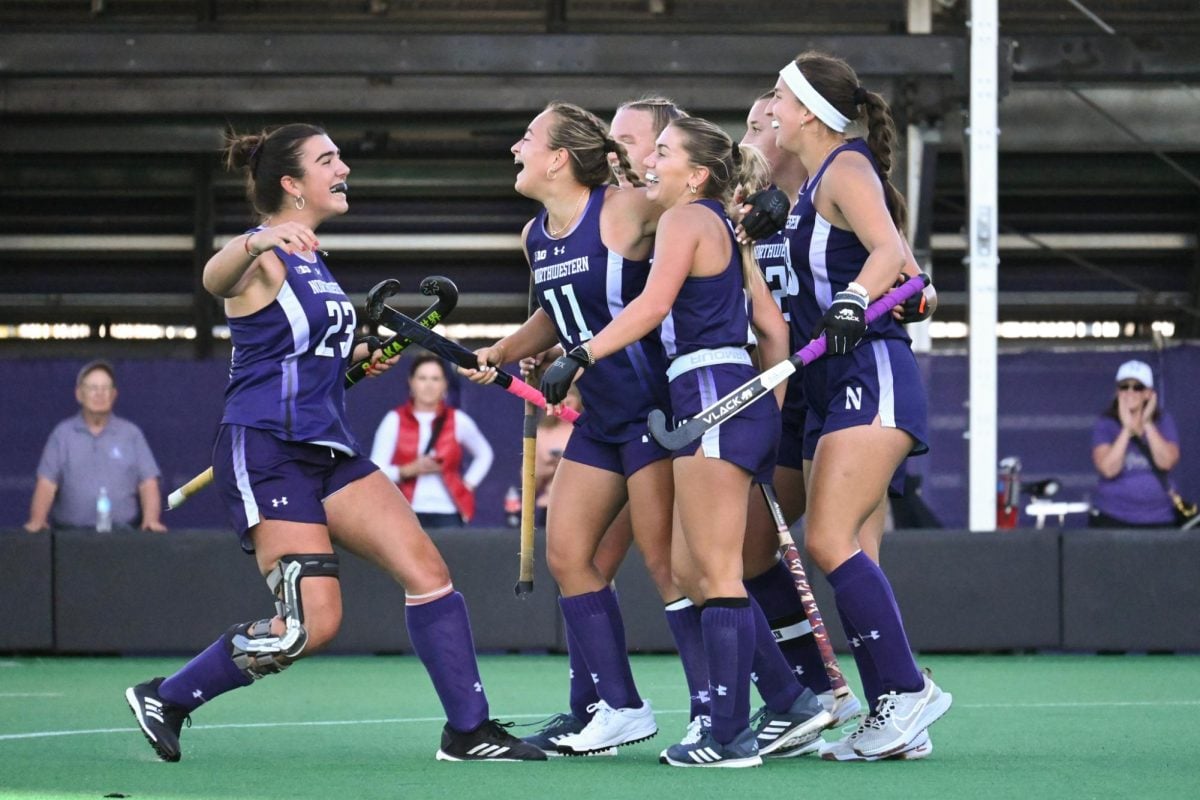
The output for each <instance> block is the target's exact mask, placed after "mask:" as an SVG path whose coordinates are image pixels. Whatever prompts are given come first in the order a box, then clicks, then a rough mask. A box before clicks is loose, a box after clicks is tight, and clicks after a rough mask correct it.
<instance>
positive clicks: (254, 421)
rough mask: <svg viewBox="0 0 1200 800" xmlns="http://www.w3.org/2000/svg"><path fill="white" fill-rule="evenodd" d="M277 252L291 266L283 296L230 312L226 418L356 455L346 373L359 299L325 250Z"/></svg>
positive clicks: (288, 266) (288, 269)
mask: <svg viewBox="0 0 1200 800" xmlns="http://www.w3.org/2000/svg"><path fill="white" fill-rule="evenodd" d="M254 230H261V228H255V229H254ZM274 252H275V255H276V256H278V257H279V259H280V260H281V261H282V262H283V265H284V268H285V269H286V270H287V278H286V279H285V280H284V282H283V285H282V286H281V287H279V294H278V296H276V298H275V300H274V301H272V302H271V303H270V304H268V305H267V306H265V307H264V308H261V309H259V310H258V311H255V312H254V313H253V314H249V315H247V316H244V317H233V318H231V319H230V320H229V332H230V337H231V338H232V340H233V357H232V360H231V364H230V368H229V386H228V387H227V388H226V389H225V416H224V417H222V419H221V422H222V423H226V424H234V425H243V426H245V427H247V428H257V429H259V430H266V431H270V432H271V433H273V434H274V435H275V436H277V437H279V438H280V439H283V440H285V441H289V442H308V443H311V444H319V445H325V446H327V447H331V448H333V449H334V450H339V451H341V452H343V453H348V454H351V455H353V454H354V453H356V452H357V450H358V445H357V443H356V442H355V440H354V437H353V435H352V434H351V433H350V426H349V424H348V423H347V421H346V404H345V389H344V388H343V380H344V376H345V373H346V363H347V360H348V359H349V356H350V348H351V346H352V345H353V341H354V328H355V326H356V324H357V319H356V316H355V313H354V304H353V303H351V302H350V299H349V298H348V297H346V294H345V292H343V291H342V288H341V287H340V286H338V284H337V281H335V280H334V279H333V276H332V275H330V274H329V270H328V269H327V268H326V266H325V262H323V261H322V260H321V257H320V255H318V254H316V253H311V254H310V253H302V254H297V255H288V254H287V253H285V252H284V251H283V250H280V249H279V248H276V249H275V251H274Z"/></svg>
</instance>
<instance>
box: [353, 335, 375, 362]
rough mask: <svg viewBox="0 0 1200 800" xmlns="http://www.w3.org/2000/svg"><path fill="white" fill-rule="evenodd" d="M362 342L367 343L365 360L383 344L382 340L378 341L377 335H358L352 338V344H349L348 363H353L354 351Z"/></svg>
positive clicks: (368, 359) (369, 358)
mask: <svg viewBox="0 0 1200 800" xmlns="http://www.w3.org/2000/svg"><path fill="white" fill-rule="evenodd" d="M363 342H366V343H367V358H366V360H367V361H370V360H371V356H372V355H373V354H374V353H375V351H376V350H378V349H379V348H380V347H382V346H383V342H381V341H379V337H378V336H359V337H357V338H356V339H355V340H354V344H352V345H350V364H351V366H353V365H354V351H355V350H356V349H357V348H358V346H359V345H360V344H362V343H363Z"/></svg>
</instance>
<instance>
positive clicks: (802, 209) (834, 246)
mask: <svg viewBox="0 0 1200 800" xmlns="http://www.w3.org/2000/svg"><path fill="white" fill-rule="evenodd" d="M844 150H853V151H854V152H857V153H862V154H863V155H865V156H866V157H867V158H868V159H869V160H870V162H871V164H872V165H874V164H875V159H874V157H873V156H872V155H871V150H870V148H868V147H867V143H866V142H865V141H864V140H862V139H851V140H850V141H848V142H846V144H844V145H842V146H841V147H838V148H837V149H836V150H834V151H833V152H832V153H830V154H829V155H828V156H826V158H825V162H824V163H823V164H821V168H820V169H819V170H817V174H816V175H812V176H809V179H808V180H807V181H805V183H804V186H802V187H801V188H800V199H799V201H798V202H797V203H796V205H795V207H794V208H792V213H791V215H790V216H789V217H788V221H787V226H786V228H785V229H784V230H785V233H786V234H787V238H788V242H789V244H790V248H791V257H792V265H793V266H794V267H795V270H796V275H797V276H798V277H799V278H800V283H801V286H802V288H803V291H801V292H800V293H799V294H798V295H797V297H796V302H795V304H794V305H793V307H792V309H791V319H790V320H789V322H790V324H791V326H792V332H793V336H795V337H798V338H799V339H800V340H801V341H800V344H801V345H803V344H805V343H807V342H808V341H809V338H810V337H811V336H812V332H813V330H814V329H815V328H816V327H817V323H818V322H819V321H820V319H821V317H822V316H824V315H825V312H826V311H828V310H829V306H831V305H832V304H833V296H834V295H835V294H837V293H838V292H840V291H842V290H844V289H845V288H846V285H847V284H848V283H850V282H851V281H853V280H854V279H855V278H856V277H858V273H859V272H860V271H862V266H863V264H865V263H866V261H867V256H868V255H869V254H868V252H867V249H866V248H865V247H863V244H862V242H860V241H859V240H858V237H857V236H855V235H854V232H853V231H848V230H845V229H843V228H838V227H835V226H833V225H832V224H830V222H829V221H828V220H826V219H825V218H824V217H822V216H821V215H820V214H818V213H817V210H816V208H815V207H814V206H813V195H814V194H815V193H816V190H817V187H818V186H819V185H820V184H821V178H822V177H824V175H825V170H826V169H828V167H829V165H830V164H831V163H833V159H834V158H835V157H836V156H837V154H838V153H841V152H842V151H844ZM873 339H901V340H903V341H905V342H907V341H909V338H908V333H907V332H906V331H905V330H904V326H903V325H901V324H900V323H899V322H897V321H896V320H895V319H894V318H893V317H892V315H891V314H885V315H884V316H883V317H880V318H879V319H877V320H875V321H874V322H872V323H871V324H870V325H868V326H867V332H866V334H865V335H864V336H863V339H862V341H864V342H866V341H871V340H873Z"/></svg>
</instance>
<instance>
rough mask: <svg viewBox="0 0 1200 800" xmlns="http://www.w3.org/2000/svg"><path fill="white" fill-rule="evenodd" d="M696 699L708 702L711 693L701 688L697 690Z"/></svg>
mask: <svg viewBox="0 0 1200 800" xmlns="http://www.w3.org/2000/svg"><path fill="white" fill-rule="evenodd" d="M696 699H697V700H699V701H700V702H701V703H707V702H709V694H708V692H707V691H706V690H704V689H701V690H700V691H698V692H696Z"/></svg>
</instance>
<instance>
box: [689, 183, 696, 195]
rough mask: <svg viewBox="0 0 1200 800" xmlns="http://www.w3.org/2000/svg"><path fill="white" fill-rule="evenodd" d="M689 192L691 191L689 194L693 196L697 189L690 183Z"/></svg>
mask: <svg viewBox="0 0 1200 800" xmlns="http://www.w3.org/2000/svg"><path fill="white" fill-rule="evenodd" d="M688 191H689V192H691V193H692V194H695V193H696V187H695V186H693V185H692V184H690V183H689V184H688Z"/></svg>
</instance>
